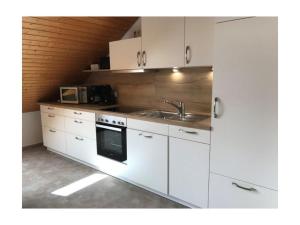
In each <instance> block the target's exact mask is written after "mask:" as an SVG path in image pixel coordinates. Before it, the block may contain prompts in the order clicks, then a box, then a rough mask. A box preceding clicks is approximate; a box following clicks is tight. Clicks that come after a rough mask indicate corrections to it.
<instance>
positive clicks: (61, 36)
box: [22, 17, 137, 112]
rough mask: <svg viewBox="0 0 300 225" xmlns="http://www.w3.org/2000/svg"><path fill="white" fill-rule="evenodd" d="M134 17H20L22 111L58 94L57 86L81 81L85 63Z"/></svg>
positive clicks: (102, 50) (101, 53) (101, 51)
mask: <svg viewBox="0 0 300 225" xmlns="http://www.w3.org/2000/svg"><path fill="white" fill-rule="evenodd" d="M136 19H137V17H23V19H22V31H23V33H22V41H23V42H22V64H23V65H22V81H23V87H22V88H23V90H22V92H23V96H22V97H23V112H30V111H35V110H39V106H38V104H37V102H38V101H40V100H51V99H54V98H57V97H58V94H59V93H58V87H59V86H60V85H64V84H66V83H70V84H71V83H73V84H77V83H82V82H84V80H85V79H86V76H85V75H83V74H82V73H81V70H83V69H84V67H86V66H87V65H89V64H90V63H92V62H95V60H97V59H99V58H100V57H101V56H105V55H107V54H108V42H110V41H114V40H119V39H120V38H121V37H122V36H123V35H124V34H125V32H126V31H127V30H128V29H129V28H130V27H131V25H132V24H133V23H134V22H135V21H136Z"/></svg>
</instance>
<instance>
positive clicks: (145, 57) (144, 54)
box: [142, 51, 147, 66]
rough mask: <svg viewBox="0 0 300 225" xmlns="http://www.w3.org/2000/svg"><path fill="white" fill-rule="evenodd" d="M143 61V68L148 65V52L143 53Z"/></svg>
mask: <svg viewBox="0 0 300 225" xmlns="http://www.w3.org/2000/svg"><path fill="white" fill-rule="evenodd" d="M142 59H143V66H146V63H147V55H146V51H143V53H142Z"/></svg>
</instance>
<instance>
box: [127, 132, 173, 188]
mask: <svg viewBox="0 0 300 225" xmlns="http://www.w3.org/2000/svg"><path fill="white" fill-rule="evenodd" d="M127 177H128V179H129V180H131V181H133V182H135V183H138V184H140V185H143V186H145V187H148V188H151V189H153V190H156V191H159V192H162V193H165V194H167V186H168V180H167V179H168V137H167V136H163V135H159V134H154V133H150V132H144V131H138V130H133V129H127Z"/></svg>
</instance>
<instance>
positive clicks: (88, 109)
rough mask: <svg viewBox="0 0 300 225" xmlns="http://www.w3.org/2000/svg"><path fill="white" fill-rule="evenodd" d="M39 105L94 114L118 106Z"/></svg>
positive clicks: (43, 103)
mask: <svg viewBox="0 0 300 225" xmlns="http://www.w3.org/2000/svg"><path fill="white" fill-rule="evenodd" d="M38 104H39V105H48V106H53V107H58V108H68V109H77V110H82V111H86V112H96V111H98V110H103V109H111V108H115V107H118V106H119V105H97V104H71V103H60V102H39V103H38Z"/></svg>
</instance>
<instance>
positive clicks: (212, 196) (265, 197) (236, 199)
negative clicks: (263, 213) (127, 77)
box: [209, 173, 277, 208]
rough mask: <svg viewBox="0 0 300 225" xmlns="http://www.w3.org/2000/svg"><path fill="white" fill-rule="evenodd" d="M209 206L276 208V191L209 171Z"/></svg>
mask: <svg viewBox="0 0 300 225" xmlns="http://www.w3.org/2000/svg"><path fill="white" fill-rule="evenodd" d="M238 185H239V186H240V187H238ZM243 188H248V189H249V188H254V189H253V190H245V189H243ZM209 207H210V208H277V191H273V190H270V189H267V188H263V187H260V186H256V185H253V184H249V183H246V182H242V181H239V180H235V179H231V178H228V177H224V176H221V175H217V174H214V173H211V174H210V190H209Z"/></svg>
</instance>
